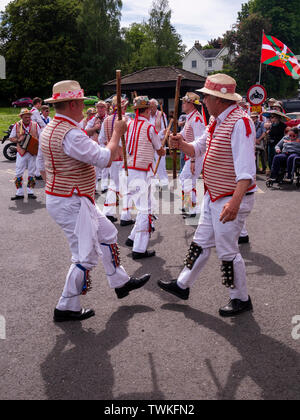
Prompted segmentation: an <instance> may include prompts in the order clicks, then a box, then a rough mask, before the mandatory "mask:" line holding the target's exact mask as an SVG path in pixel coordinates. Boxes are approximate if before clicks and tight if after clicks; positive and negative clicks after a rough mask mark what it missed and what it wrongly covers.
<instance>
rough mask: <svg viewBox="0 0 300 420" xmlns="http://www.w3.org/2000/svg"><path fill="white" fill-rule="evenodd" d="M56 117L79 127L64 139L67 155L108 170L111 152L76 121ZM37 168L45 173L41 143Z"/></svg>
mask: <svg viewBox="0 0 300 420" xmlns="http://www.w3.org/2000/svg"><path fill="white" fill-rule="evenodd" d="M56 116H57V117H61V118H65V119H67V120H69V121H71V122H72V123H73V124H76V126H77V128H74V129H72V130H70V131H69V132H68V133H67V134H66V135H65V137H64V139H63V142H62V146H63V150H64V152H65V154H66V155H68V156H70V157H71V158H73V159H76V160H79V161H80V162H84V163H88V164H90V165H93V166H97V167H98V168H101V169H104V168H106V167H107V165H108V163H109V161H110V157H111V152H110V150H109V149H105V148H103V147H100V146H99V145H98V144H97V143H96V142H94V141H93V140H92V139H90V138H89V137H88V136H87V135H86V134H85V133H84V132H83V131H82V129H81V128H80V126H79V123H77V122H76V121H74V120H72V119H71V118H69V117H66V116H65V115H60V114H56ZM37 167H38V168H39V170H40V171H45V163H44V157H43V152H42V149H41V142H40V147H39V152H38V156H37Z"/></svg>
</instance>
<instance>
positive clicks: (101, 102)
mask: <svg viewBox="0 0 300 420" xmlns="http://www.w3.org/2000/svg"><path fill="white" fill-rule="evenodd" d="M106 105H107V103H106V102H104V101H99V102H97V103H96V105H95V106H105V108H106Z"/></svg>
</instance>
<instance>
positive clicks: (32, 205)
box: [8, 199, 46, 215]
mask: <svg viewBox="0 0 300 420" xmlns="http://www.w3.org/2000/svg"><path fill="white" fill-rule="evenodd" d="M45 208H46V204H45V203H42V202H40V201H39V199H37V200H29V201H24V200H16V201H14V202H12V204H11V205H10V206H9V208H8V209H9V210H11V211H14V212H16V213H18V214H24V215H28V214H33V213H35V212H36V211H38V210H41V209H45Z"/></svg>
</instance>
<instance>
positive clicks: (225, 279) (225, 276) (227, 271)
mask: <svg viewBox="0 0 300 420" xmlns="http://www.w3.org/2000/svg"><path fill="white" fill-rule="evenodd" d="M221 272H222V284H223V285H224V286H225V287H230V288H231V289H235V285H234V270H233V261H222V265H221Z"/></svg>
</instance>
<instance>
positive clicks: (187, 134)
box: [183, 110, 203, 143]
mask: <svg viewBox="0 0 300 420" xmlns="http://www.w3.org/2000/svg"><path fill="white" fill-rule="evenodd" d="M199 119H200V121H201V122H202V121H203V118H202V115H201V114H200V112H198V111H197V110H195V111H194V112H193V113H192V115H190V116H189V118H188V119H187V121H186V123H185V126H184V131H183V137H184V139H185V141H186V142H187V143H192V142H193V141H195V135H194V130H193V122H195V121H198V120H199Z"/></svg>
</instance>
